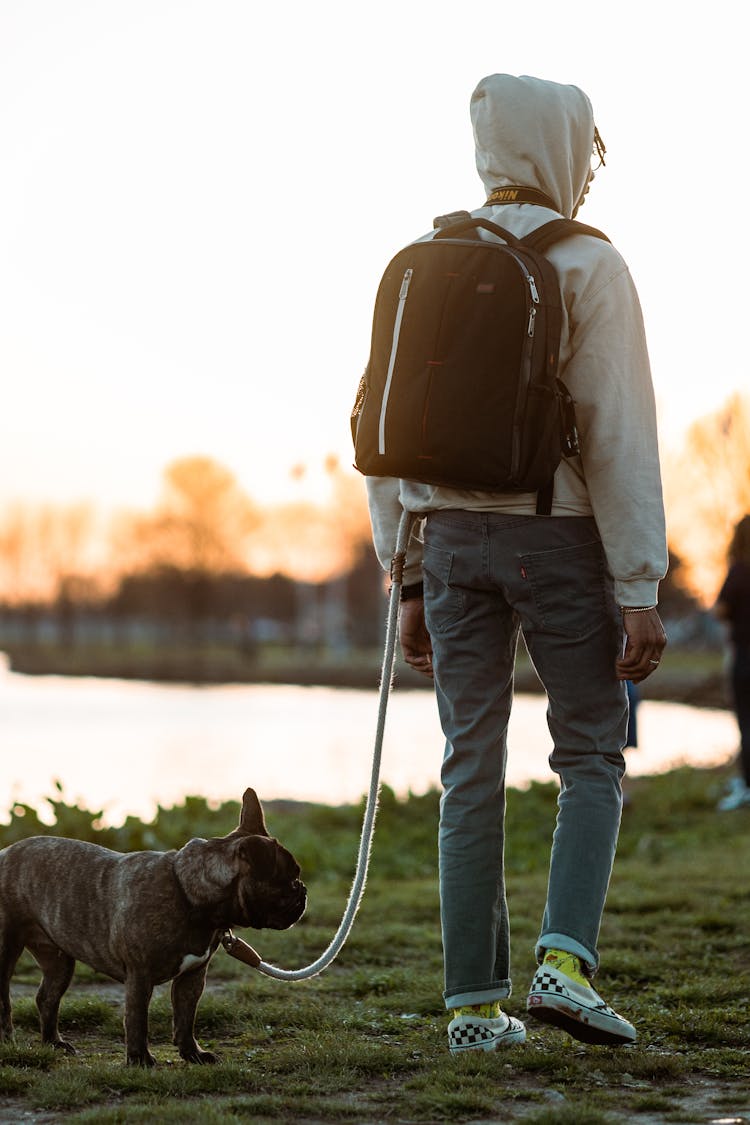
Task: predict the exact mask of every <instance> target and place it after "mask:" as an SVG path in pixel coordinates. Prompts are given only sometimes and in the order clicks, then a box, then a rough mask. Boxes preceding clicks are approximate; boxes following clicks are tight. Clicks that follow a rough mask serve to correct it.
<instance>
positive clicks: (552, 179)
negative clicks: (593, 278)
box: [471, 74, 594, 218]
mask: <svg viewBox="0 0 750 1125" xmlns="http://www.w3.org/2000/svg"><path fill="white" fill-rule="evenodd" d="M471 122H472V126H473V128H474V142H475V145H476V162H477V171H478V172H479V176H480V179H481V181H482V183H483V184H484V186H485V189H486V191H487V194H488V195H489V193H490V192H491V191H493V189H494V188H497V187H507V186H510V185H512V186H515V187H533V188H537V189H538V190H539V191H543V192H544V193H545V194H546V195H548V196H549V197H550V198H551V199H552V200H553V201H554V203H555V205H556V206H557V208H558V210H559V211H560V213H561V214H562V215H564V216H565V217H566V218H570V217H571V216H572V215H574V214H575V212H576V210H577V208H578V207H579V206H580V203H581V200H582V199H583V195H584V192H585V190H586V187H587V185H588V182H589V177H590V172H591V153H592V150H593V145H594V112H593V110H592V108H591V102H590V101H589V99H588V98H587V97H586V95H585V94H584V92H583V90H579V88H578V87H577V86H564V85H560V84H559V83H558V82H547V81H545V80H544V79H541V78H529V77H528V76H526V75H522V76H521V77H515V76H514V75H512V74H491V75H489V76H488V77H487V78H483V79H482V81H481V82H480V83H479V85H478V86H477V88H476V89H475V91H474V93H473V94H472V96H471Z"/></svg>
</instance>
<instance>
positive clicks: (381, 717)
mask: <svg viewBox="0 0 750 1125" xmlns="http://www.w3.org/2000/svg"><path fill="white" fill-rule="evenodd" d="M415 518H416V517H415V516H414V514H413V513H412V512H406V511H405V512H404V513H403V514H402V516H401V520H400V521H399V525H398V534H397V536H396V551H395V554H394V556H393V559H392V560H391V591H390V598H389V602H388V623H387V627H386V634H385V649H384V652H383V666H382V671H381V675H380V699H379V706H378V719H377V726H376V730H375V748H374V750H373V755H372V770H371V774H370V789H369V792H368V794H367V804H366V805H365V813H364V818H363V821H362V833H361V835H360V840H359V853H358V856H357V868H356V871H355V873H354V879H353V881H352V888H351V891H350V892H349V899H348V901H347V904H346V909H345V911H344V916H343V918H342V919H341V923H340V925H339V928H338V930H337V931H336V934H335V935H334V937H333V940H332V941H331V943H330V945H329V946H328V948H327V949H326V950H325V951H324V952H323V953H321V955H320V957H318V959H317V961H313V962H312V963H311V964H310V965H306V966H305V968H303V969H280V968H278V966H276V965H270V964H269V963H268V962H267V961H264V960H263V959H262V957H261V956H260V954H259V953H257V952H256V951H255V950H254V949H253V947H252V946H251V945H248V943H247V942H246V941H243V939H242V938H238V937H237V936H236V935H235V934H233V933H232V931H231V930H225V931H224V934H223V936H222V939H221V943H222V945H223V946H224V949H225V950H226V951H227V953H229V954H230V956H232V957H236V958H237V960H238V961H242V962H243V963H244V964H246V965H250V966H251V967H252V968H253V969H257V970H258V971H259V972H261V973H265V975H266V976H269V977H275V978H276V980H308V979H309V978H310V977H315V976H317V975H318V973H322V972H323V970H324V969H327V968H328V966H329V965H330V964H331V963H332V962H333V961H334V960H335V959H336V957H337V956H338V954H339V953H340V952H341V949H342V948H343V945H344V942H345V941H346V939H347V938H348V937H349V934H350V932H351V928H352V926H353V924H354V919H355V917H356V914H357V911H358V909H359V905H360V903H361V901H362V895H363V894H364V890H365V883H366V881H367V871H368V868H369V866H370V850H371V848H372V838H373V834H374V831H375V817H376V815H377V810H378V793H379V790H380V762H381V758H382V751H383V734H384V731H385V716H386V711H387V709H388V697H389V695H390V691H391V682H392V679H393V664H394V659H395V651H396V637H397V635H398V611H399V602H400V598H401V586H402V584H403V576H404V565H405V563H406V548H407V546H408V543H409V537H410V536H411V529H412V527H413V525H414V520H415Z"/></svg>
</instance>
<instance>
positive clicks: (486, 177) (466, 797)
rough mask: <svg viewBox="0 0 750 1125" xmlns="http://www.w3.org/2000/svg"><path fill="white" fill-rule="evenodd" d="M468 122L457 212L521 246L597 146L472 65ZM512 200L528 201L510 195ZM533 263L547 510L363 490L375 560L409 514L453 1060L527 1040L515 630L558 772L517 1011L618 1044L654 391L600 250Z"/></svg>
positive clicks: (583, 120)
mask: <svg viewBox="0 0 750 1125" xmlns="http://www.w3.org/2000/svg"><path fill="white" fill-rule="evenodd" d="M471 117H472V122H473V127H474V136H475V142H476V163H477V169H478V171H479V175H480V177H481V180H482V182H483V184H484V187H485V189H486V191H487V196H488V200H487V203H486V204H485V205H484V206H483V207H480V208H479V209H478V210H476V211H474V212H473V215H474V216H477V217H485V218H488V219H491V220H492V221H494V222H495V223H497V224H498V225H500V226H502V227H505V228H506V229H508V230H510V231H511V232H512V233H513V234H515V235H516V236H518V237H523V236H524V235H526V234H528V233H529V232H530V231H532V230H534V229H536V228H537V227H539V226H541V225H542V224H544V223H546V222H548V221H550V220H551V219H554V218H559V217H560V216H563V217H566V218H570V217H572V216H574V215H575V214H576V212H577V211H578V208H579V207H580V206H581V204H582V203H583V200H584V196H585V195H586V193H587V191H588V188H589V185H590V182H591V180H592V179H593V172H592V162H591V158H592V152H596V153H597V154H598V155H599V157H600V158H601V157H603V154H604V148H603V145H602V143H601V139H600V137H599V134H598V132H597V131H596V129H595V125H594V117H593V112H592V108H591V105H590V103H589V100H588V98H587V97H586V95H585V94H584V93H583V92H582V91H581V90H579V89H578V88H577V87H575V86H564V85H559V84H557V83H553V82H547V81H543V80H540V79H537V78H529V77H518V78H517V77H513V76H510V75H503V74H496V75H491V76H489V77H487V78H484V79H483V80H482V81H481V82H480V83H479V85H478V86H477V88H476V90H475V91H474V93H473V95H472V99H471ZM509 187H521V188H523V189H525V191H522V192H520V193H513V192H509V191H507V190H503V189H507V188H509ZM540 193H541V194H540ZM524 195H525V196H526V199H527V200H529V199H530V200H533V201H531V202H529V201H525V202H519V201H518V200H519V199H521V200H523V198H524ZM514 198H515V200H516V201H515V202H507V200H508V199H514ZM547 256H548V257H549V259H550V261H551V262H552V263H553V265H554V266H555V268H556V270H557V273H558V275H559V278H560V284H561V288H562V294H563V328H562V339H561V348H560V377H561V378H562V380H563V381H564V382H565V384H566V386H567V387H568V389H569V391H570V393H571V395H572V397H573V399H574V401H575V411H576V418H577V425H578V430H579V435H580V447H581V453H580V456H576V457H573V458H571V459H569V460H563V461H562V463H561V464H560V466H559V468H558V470H557V472H556V474H555V479H554V494H553V503H552V511H551V514H550V515H549V516H545V515H537V514H536V496H535V495H534V494H519V493H506V494H497V493H488V492H475V491H458V490H454V489H449V488H445V487H437V486H434V485H424V484H418V483H415V482H413V481H406V480H402V481H398V480H394V479H392V478H376V477H368V480H367V487H368V496H369V502H370V511H371V518H372V524H373V534H374V540H375V546H376V549H377V552H378V556H379V558H380V560H381V562H382V564H383V566H384V567H386V568H387V567H388V565H389V562H390V559H391V556H392V554H393V549H394V543H395V540H396V530H397V526H398V523H399V519H400V517H401V514H402V512H403V511H404V510H407V511H411V512H415V513H417V515H418V517H420V519H421V527H422V534H421V537H420V538H418V537H413V538H412V540H411V542H410V545H409V550H408V553H407V559H406V567H405V570H404V577H403V583H404V585H403V589H402V599H403V604H402V606H401V624H400V637H401V646H402V650H403V653H404V656H405V659H406V660H407V662H408V663H409V664H410V665H411V666H412V667H414V668H416V669H418V670H420V671H421V672H423V673H425V674H426V675H428V676H434V681H435V689H436V695H437V701H438V706H439V712H440V719H441V724H442V727H443V731H444V733H445V736H446V750H445V759H444V763H443V770H442V783H443V796H442V800H441V814H440V831H439V851H440V894H441V922H442V932H443V947H444V960H445V991H444V999H445V1004H446V1008H448V1009H449V1010H450V1011H451V1012H452V1018H451V1020H450V1023H449V1025H448V1037H449V1047H450V1049H451V1051H453V1052H459V1051H462V1050H472V1049H481V1050H494V1049H495V1048H497V1047H498V1046H501V1045H505V1044H510V1043H518V1042H521V1041H523V1039H524V1038H525V1028H524V1025H523V1023H521V1021H520V1020H518V1019H516V1018H514V1017H512V1016H509V1015H507V1014H506V1013H505V1012H503V1010H502V1007H501V1002H502V1001H503V1000H504V999H505V998H507V997H508V996H510V991H511V981H510V965H509V923H508V910H507V905H506V897H505V883H504V873H503V847H504V812H505V789H504V785H505V760H506V733H507V725H508V718H509V714H510V707H511V701H512V694H513V667H514V659H515V651H516V645H517V640H518V632H519V628H520V629H521V630H522V631H523V635H524V640H525V643H526V647H527V648H528V651H529V654H530V656H531V659H532V661H533V663H534V666H535V668H536V670H537V672H538V674H539V677H540V679H541V680H542V682H543V684H544V687H545V689H546V691H547V695H548V700H549V706H548V723H549V728H550V732H551V734H552V739H553V744H554V749H553V752H552V754H551V756H550V765H551V767H552V769H553V770H554V771H555V773H556V774H557V775H558V777H559V782H560V795H559V811H558V818H557V825H556V827H555V830H554V835H553V840H552V850H551V857H550V872H549V887H548V895H547V902H546V906H545V909H544V914H543V918H542V924H541V930H540V934H539V938H538V941H537V946H536V955H537V961H538V964H539V968H538V971H537V973H536V975H535V976H534V978H533V981H532V985H531V990H530V992H529V996H528V1002H527V1007H528V1011H529V1013H530V1014H531V1015H533V1016H536V1017H537V1018H539V1019H542V1020H544V1021H546V1022H548V1023H551V1024H554V1025H556V1026H559V1027H562V1028H563V1029H564V1030H566V1031H567V1032H569V1033H570V1034H571V1035H573V1036H575V1037H576V1038H578V1039H580V1040H583V1041H586V1042H594V1043H606V1044H613V1045H616V1044H622V1043H632V1042H633V1041H634V1040H635V1038H636V1032H635V1028H634V1027H633V1026H632V1024H631V1023H629V1022H628V1021H627V1020H626V1019H625V1018H624V1017H622V1016H620V1015H619V1014H618V1013H616V1012H615V1011H613V1010H612V1009H611V1008H610V1007H609V1006H608V1005H607V1004H606V1003H605V1002H604V1001H603V1000H602V999H601V997H600V996H599V995H598V993H597V992H596V991H595V990H594V988H593V985H592V983H591V982H592V978H593V976H594V974H595V972H596V970H597V968H598V966H599V952H598V949H597V940H598V935H599V928H600V923H601V917H602V912H603V909H604V902H605V898H606V893H607V888H608V884H609V879H610V874H611V870H612V864H613V861H614V855H615V849H616V843H617V836H618V831H619V824H620V815H621V808H622V789H621V778H622V775H623V772H624V768H625V767H624V759H623V754H622V749H623V746H624V744H625V737H626V728H627V715H628V706H627V695H626V688H625V681H626V680H631V681H632V682H633V683H639V682H641V681H642V680H644V679H645V678H646V677H647V676H648V675H650V674H651V672H653V670H654V669H655V668H656V667H657V666H658V664H659V660H660V658H661V654H662V650H663V648H664V645H665V644H666V637H665V635H664V630H663V628H662V624H661V621H660V619H659V615H658V613H657V610H656V603H657V590H658V583H659V580H660V579H661V578H662V577H663V576H664V573H665V571H666V566H667V551H666V543H665V531H664V513H663V504H662V493H661V479H660V470H659V456H658V446H657V434H656V421H655V408H654V396H653V388H652V383H651V375H650V370H649V361H648V354H647V349H646V342H645V336H644V330H643V323H642V316H641V311H640V306H639V302H638V297H637V294H636V291H635V288H634V286H633V282H632V280H631V278H630V275H629V273H628V270H627V266H626V265H625V263H624V262H623V260H622V258H621V256H620V255H619V253H618V252H617V251H616V250H615V249H614V247H613V246H612V245H611V244H609V243H607V242H605V241H602V240H600V239H597V238H595V237H592V236H590V235H584V234H575V235H574V236H573V237H569V238H567V239H565V240H564V241H561V242H560V243H558V244H556V245H554V246H553V247H552V248H551V249H550V250H549V251H548V252H547Z"/></svg>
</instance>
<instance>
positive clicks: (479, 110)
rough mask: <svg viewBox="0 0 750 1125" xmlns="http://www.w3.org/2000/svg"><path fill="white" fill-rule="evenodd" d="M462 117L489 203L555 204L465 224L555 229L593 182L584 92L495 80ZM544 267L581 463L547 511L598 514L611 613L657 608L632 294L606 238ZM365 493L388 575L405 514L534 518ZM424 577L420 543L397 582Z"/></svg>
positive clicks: (409, 484) (653, 478)
mask: <svg viewBox="0 0 750 1125" xmlns="http://www.w3.org/2000/svg"><path fill="white" fill-rule="evenodd" d="M471 120H472V125H473V129H474V139H475V146H476V166H477V171H478V172H479V176H480V179H481V180H482V183H483V185H484V188H485V191H486V193H487V195H488V196H489V195H490V194H491V193H492V192H493V191H494V189H495V188H501V187H509V186H522V187H527V188H536V189H537V190H539V191H542V192H544V193H545V195H547V196H548V197H549V199H550V201H551V202H553V203H554V205H555V210H552V209H550V208H547V207H544V206H540V205H538V204H528V203H520V204H519V203H510V204H508V203H503V204H497V205H492V206H487V205H485V206H483V207H479V208H478V209H476V210H474V211H473V212H472V214H473V215H474V216H482V217H485V218H488V219H491V220H492V221H493V222H495V223H497V224H498V225H500V226H502V227H505V228H506V229H508V230H510V231H511V232H512V233H513V234H515V235H517V236H518V237H523V236H524V235H526V234H528V233H529V232H530V231H532V230H535V229H536V228H537V227H539V226H542V225H543V224H544V223H546V222H549V221H550V220H551V219H554V218H559V217H560V216H563V217H565V218H571V217H573V216H574V215H575V214H576V212H577V210H578V208H579V207H580V205H581V203H582V202H583V199H584V196H585V194H586V191H587V190H588V186H589V182H590V179H591V156H592V151H593V144H594V115H593V111H592V108H591V103H590V102H589V99H588V98H587V96H586V95H585V94H584V93H583V91H582V90H579V89H578V87H577V86H567V85H560V84H558V83H556V82H547V81H544V80H542V79H539V78H530V77H527V76H522V77H514V76H512V75H508V74H493V75H490V76H489V77H487V78H483V79H482V81H481V82H480V83H479V85H478V86H477V88H476V89H475V91H474V93H473V94H472V97H471ZM433 233H434V232H430V233H429V234H427V235H424V236H423V237H424V238H431V237H432V236H433ZM481 233H482V237H484V236H485V232H484V231H482V232H481ZM487 237H489V238H492V237H493V236H492V235H491V234H488V235H487ZM547 257H548V258H549V260H550V261H551V262H552V264H553V265H554V266H555V268H556V271H557V274H558V277H559V279H560V285H561V290H562V297H563V324H562V336H561V342H560V363H559V375H560V378H561V379H562V380H563V382H564V383H565V385H566V386H567V388H568V390H569V391H570V393H571V395H572V397H573V399H574V402H575V411H576V422H577V426H578V432H579V439H580V446H581V454H580V456H578V457H574V458H569V459H565V458H564V459H563V460H562V461H561V463H560V466H559V468H558V470H557V472H556V474H555V480H554V494H553V501H552V512H551V515H552V516H593V517H594V519H595V520H596V523H597V526H598V529H599V534H600V536H601V539H602V544H603V546H604V551H605V554H606V557H607V562H608V565H609V569H610V571H611V573H612V575H613V577H614V582H615V597H616V598H617V601H618V602H619V604H620V605H622V606H645V605H654V604H656V601H657V591H658V584H659V580H660V579H661V578H663V576H664V574H665V573H666V568H667V546H666V534H665V526H664V506H663V501H662V486H661V474H660V468H659V451H658V441H657V431H656V409H655V404H654V392H653V385H652V382H651V371H650V366H649V359H648V351H647V347H646V338H645V333H644V327H643V317H642V314H641V308H640V304H639V301H638V295H637V293H636V290H635V286H634V285H633V281H632V278H631V276H630V273H629V272H628V268H627V266H626V264H625V262H624V261H623V259H622V257H621V255H620V254H619V253H618V251H617V250H616V249H615V248H614V247H613V246H612V245H611V244H610V243H607V242H603V241H602V240H601V239H597V238H594V237H592V236H589V235H578V234H577V235H574V236H573V237H570V238H567V239H564V240H563V241H562V242H560V243H558V244H556V245H554V246H553V247H551V249H550V250H549V251H547ZM367 491H368V500H369V505H370V517H371V522H372V528H373V538H374V543H375V549H376V552H377V555H378V558H379V560H380V563H381V565H382V566H383V567H384V569H386V570H387V569H388V568H389V566H390V561H391V558H392V555H393V552H394V548H395V542H396V532H397V528H398V524H399V520H400V517H401V513H402V511H403V509H407V510H409V511H412V512H416V513H418V514H423V513H427V512H431V511H435V510H437V509H468V510H470V511H479V512H499V513H513V514H519V515H531V516H533V515H535V514H536V494H535V493H491V492H478V491H469V490H463V489H461V490H459V489H450V488H445V487H442V486H436V485H429V484H419V483H415V482H413V481H406V480H401V481H398V480H395V479H393V478H388V477H368V478H367ZM537 518H538V519H545V518H547V517H545V516H538V517H537ZM420 579H421V543H420V541H419V538H418V537H417V536H413V537H412V541H411V543H410V546H409V550H408V553H407V563H406V567H405V570H404V577H403V581H404V584H405V585H409V584H411V583H415V582H418V581H419V580H420Z"/></svg>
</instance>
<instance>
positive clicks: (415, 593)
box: [401, 582, 424, 602]
mask: <svg viewBox="0 0 750 1125" xmlns="http://www.w3.org/2000/svg"><path fill="white" fill-rule="evenodd" d="M423 597H424V584H423V583H422V582H411V583H409V585H408V586H402V587H401V601H402V602H410V601H412V600H413V599H414V598H423Z"/></svg>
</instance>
